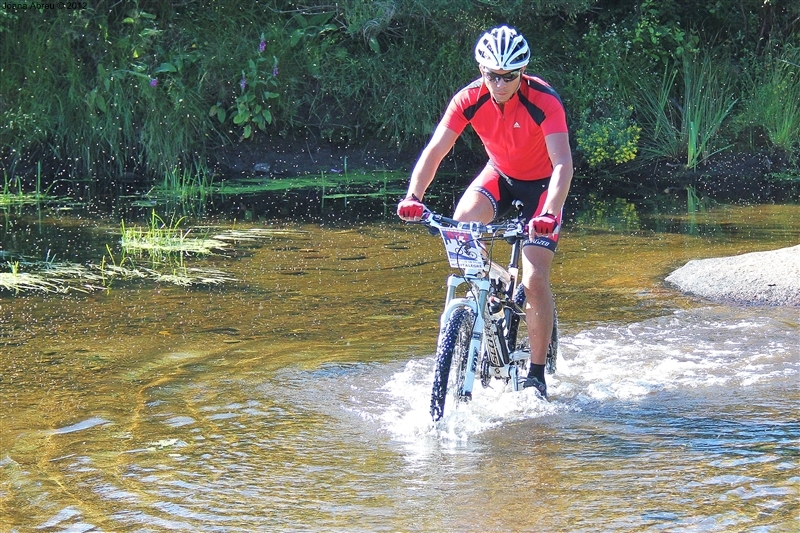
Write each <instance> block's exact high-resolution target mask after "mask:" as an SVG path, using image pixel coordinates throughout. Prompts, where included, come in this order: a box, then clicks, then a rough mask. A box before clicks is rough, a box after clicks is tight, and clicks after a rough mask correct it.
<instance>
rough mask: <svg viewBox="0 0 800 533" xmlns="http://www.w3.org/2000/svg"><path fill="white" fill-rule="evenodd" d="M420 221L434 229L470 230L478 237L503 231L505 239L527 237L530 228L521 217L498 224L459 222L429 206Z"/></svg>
mask: <svg viewBox="0 0 800 533" xmlns="http://www.w3.org/2000/svg"><path fill="white" fill-rule="evenodd" d="M420 223H422V224H424V225H426V226H428V227H429V228H432V229H437V230H438V229H441V228H445V229H446V228H456V229H461V230H469V231H470V232H471V233H472V234H473V235H475V236H476V237H480V236H481V235H484V234H487V233H488V234H490V235H491V236H492V237H494V236H495V235H497V234H498V233H501V232H502V234H503V235H502V237H503V238H504V239H509V240H513V239H517V238H526V237H527V236H528V228H527V226H526V225H525V224H524V223H523V222H522V220H521V219H519V218H516V219H511V220H508V221H505V222H500V223H498V224H482V223H480V222H459V221H458V220H455V219H453V218H449V217H446V216H444V215H440V214H438V213H434V212H433V211H431V210H429V209H428V208H427V207H426V208H424V210H423V212H422V218H421V219H420Z"/></svg>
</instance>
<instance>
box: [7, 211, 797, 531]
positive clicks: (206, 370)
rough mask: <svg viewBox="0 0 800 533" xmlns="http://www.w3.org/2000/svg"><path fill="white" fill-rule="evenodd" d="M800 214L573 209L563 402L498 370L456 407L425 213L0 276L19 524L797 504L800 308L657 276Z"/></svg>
mask: <svg viewBox="0 0 800 533" xmlns="http://www.w3.org/2000/svg"><path fill="white" fill-rule="evenodd" d="M798 218H799V217H798V210H797V208H796V207H794V206H758V207H735V208H725V209H720V210H718V211H714V212H712V213H708V214H705V215H702V216H698V217H695V218H694V220H689V219H688V218H683V219H673V218H667V219H659V220H652V221H648V222H647V224H645V228H644V229H642V230H639V231H637V232H634V233H630V232H629V233H622V232H609V231H603V230H599V229H594V230H582V231H579V230H577V229H573V230H572V231H567V233H566V235H565V237H564V239H563V241H562V244H561V247H560V249H559V254H558V256H557V260H556V265H555V267H554V272H553V283H554V290H555V292H556V298H557V302H558V306H559V313H560V319H561V325H562V340H561V345H560V353H559V361H558V372H557V373H556V374H555V375H554V376H552V377H549V381H548V383H549V388H550V394H551V401H550V402H549V403H545V402H542V401H540V400H538V399H537V398H536V397H535V396H534V395H533V394H532V393H530V392H529V391H523V392H521V393H516V394H514V393H510V392H508V391H504V390H503V389H502V387H500V386H499V383H497V384H495V385H494V386H493V387H492V388H490V389H485V390H484V389H479V390H478V391H476V394H475V400H474V401H473V402H472V403H471V404H470V405H469V406H467V407H466V408H464V409H459V410H457V411H455V412H450V413H449V414H448V415H447V416H446V417H445V418H444V419H443V420H442V421H441V422H440V423H439V424H437V425H434V424H432V423H431V422H430V419H429V415H428V412H427V410H428V402H429V394H430V382H431V373H432V368H433V359H432V354H433V351H434V343H435V337H436V321H437V319H438V313H439V311H440V307H441V304H442V299H443V294H444V279H445V276H446V275H447V273H448V272H449V269H448V268H447V266H446V264H445V262H444V260H443V257H442V254H441V251H440V249H439V247H440V243H439V241H438V240H437V238H433V237H430V236H429V235H428V234H427V232H426V231H425V230H424V229H423V228H420V227H418V226H411V225H403V224H395V223H368V224H362V225H359V226H357V227H353V228H337V227H327V226H320V225H296V224H279V223H271V224H269V225H270V226H276V227H280V228H281V229H290V230H292V231H290V232H287V233H284V234H281V235H274V236H272V237H270V238H265V239H263V240H261V241H260V242H258V243H249V244H243V243H242V244H240V245H238V247H237V250H236V251H235V252H231V253H227V254H225V255H220V256H216V257H211V258H206V259H193V260H191V261H194V262H195V263H194V264H202V265H204V266H208V267H213V268H217V269H220V270H222V271H225V272H227V273H229V274H230V275H231V276H232V277H235V278H236V279H237V280H238V281H236V282H231V283H227V284H223V285H219V286H210V287H205V288H203V287H195V288H181V287H175V286H172V285H168V284H155V283H152V282H147V281H144V282H121V283H115V284H113V285H112V287H111V290H110V291H107V292H104V291H95V292H90V293H85V294H81V293H75V292H71V293H68V294H66V295H64V294H50V295H35V294H26V295H14V294H10V293H4V294H2V296H0V313H1V314H0V316H2V322H1V323H0V345H1V347H0V368H2V369H3V370H2V373H0V524H2V525H1V526H0V531H142V532H144V531H225V532H228V531H230V532H236V531H463V530H478V531H726V532H727V531H781V532H783V531H796V530H798V528H799V527H800V505H798V501H799V500H800V498H798V496H800V495H799V494H798V486H800V477H798V473H797V472H798V471H800V470H799V469H798V461H800V424H799V423H798V419H797V412H799V410H800V393H799V392H798V372H800V350H799V349H798V338H800V317H798V311H797V309H785V308H756V307H752V308H749V307H748V308H737V307H729V306H726V305H722V304H717V303H713V302H708V301H703V300H701V299H697V298H692V297H689V296H685V295H681V294H679V293H677V292H676V291H674V290H673V289H672V288H670V287H668V286H665V285H664V284H663V282H662V280H663V278H664V277H665V276H666V275H667V274H668V273H669V272H671V271H672V270H674V269H675V268H677V267H679V266H681V265H682V264H684V263H685V262H686V261H687V260H689V259H696V258H702V257H712V256H721V255H733V254H738V253H745V252H749V251H762V250H769V249H775V248H780V247H783V246H791V245H796V244H797V242H798V240H800V230H798V228H799V227H800V220H798ZM253 225H254V226H264V224H263V223H261V224H253ZM7 227H8V224H7ZM11 228H12V229H13V231H9V232H7V233H6V234H4V237H3V241H2V242H3V250H4V251H13V252H17V253H19V252H20V250H19V249H18V248H17V249H15V248H14V242H16V243H17V244H16V245H17V246H20V247H21V246H22V245H23V244H24V243H25V242H28V241H31V240H32V241H35V242H36V243H38V244H37V246H39V247H40V248H39V249H38V250H35V249H32V248H31V247H30V246H29V247H28V248H26V253H28V254H31V255H33V256H37V257H43V256H44V251H43V249H44V247H45V246H47V247H50V248H52V249H53V250H54V252H57V253H58V256H59V257H69V258H71V259H72V260H75V261H91V260H94V261H97V260H99V257H102V254H103V250H105V245H106V244H107V243H112V244H113V243H114V242H115V239H118V236H117V235H115V233H114V232H115V230H116V229H117V228H114V227H113V225H104V224H102V223H96V222H90V221H86V220H75V219H65V218H63V217H62V218H59V219H57V220H50V219H44V220H43V221H42V222H41V223H40V222H39V221H38V220H34V221H26V220H14V221H13V222H12V223H11ZM11 234H14V235H15V236H14V237H13V238H11V237H10V235H11ZM53 234H56V235H60V236H61V237H60V238H53ZM25 235H28V236H29V237H27V238H26V237H25ZM13 239H17V241H14V240H13ZM28 244H30V243H29V242H28ZM34 248H35V247H34Z"/></svg>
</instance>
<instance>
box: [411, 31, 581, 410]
mask: <svg viewBox="0 0 800 533" xmlns="http://www.w3.org/2000/svg"><path fill="white" fill-rule="evenodd" d="M530 57H531V53H530V48H529V47H528V43H527V41H526V40H525V38H524V37H523V36H522V35H521V34H520V33H518V32H517V31H516V30H515V29H513V28H509V27H507V26H501V27H498V28H494V29H492V30H490V31H487V32H486V33H484V34H483V35H482V36H481V38H480V39H478V42H477V44H476V46H475V59H476V60H477V62H478V70H479V71H480V78H478V79H477V80H475V81H473V82H472V83H470V84H469V85H467V86H466V87H464V88H463V89H461V90H460V91H459V92H458V93H456V94H455V96H453V98H452V99H451V100H450V103H449V105H448V106H447V110H446V111H445V113H444V116H443V117H442V119H441V121H440V122H439V125H438V126H437V127H436V130H435V131H434V133H433V136H432V138H431V140H430V141H429V143H428V144H427V146H426V147H425V149H424V150H423V151H422V154H421V155H420V158H419V160H418V161H417V163H416V165H415V166H414V170H413V171H412V173H411V179H410V181H409V186H408V194H407V195H406V198H405V199H403V200H402V201H401V202H400V203H399V204H398V206H397V214H398V216H399V217H400V218H401V219H403V220H407V221H415V220H419V219H420V218H421V216H422V211H423V204H422V199H423V197H424V195H425V191H426V190H427V189H428V187H429V186H430V184H431V183H432V182H433V179H434V176H435V174H436V171H437V169H438V168H439V165H440V163H441V161H442V159H443V158H444V156H445V155H447V153H448V152H449V151H450V149H451V148H452V147H453V145H454V144H455V142H456V140H457V139H458V137H459V136H460V135H461V133H462V132H463V131H464V128H465V127H466V126H467V124H470V125H472V128H473V129H474V130H475V132H476V133H477V134H478V137H480V139H481V141H482V142H483V144H484V148H485V150H486V153H487V154H488V156H489V161H488V163H487V164H486V166H485V167H484V168H483V170H482V171H481V172H480V173H479V174H478V176H477V177H476V178H475V179H474V180H473V182H472V184H471V185H470V186H469V187H468V188H467V190H466V191H465V192H464V194H463V195H462V196H461V199H460V200H459V202H458V205H457V206H456V210H455V214H454V215H453V218H455V219H456V220H459V221H478V222H482V223H484V224H488V223H489V222H491V221H492V220H494V219H495V218H497V217H499V216H502V215H503V214H504V213H505V212H506V211H507V210H508V209H509V208H510V207H511V204H512V202H513V201H514V200H515V199H518V200H520V201H522V202H523V204H524V210H523V214H524V216H525V217H526V218H527V219H529V220H530V222H529V223H528V230H529V238H528V240H526V241H525V243H524V244H523V258H522V271H523V272H522V278H521V281H522V284H523V286H524V288H525V297H526V307H525V315H526V321H527V324H528V336H529V340H530V346H531V365H530V370H529V372H528V376H527V378H526V380H525V383H524V385H523V386H524V387H525V388H529V387H533V388H535V389H536V390H537V391H539V394H540V395H541V396H542V397H543V398H547V384H546V382H545V377H544V369H545V358H546V355H547V347H548V345H549V343H550V336H551V332H552V329H553V305H554V304H553V296H552V292H551V290H550V267H551V264H552V262H553V256H554V254H555V250H556V245H557V243H558V234H559V227H560V224H561V217H562V209H563V206H564V202H565V200H566V197H567V193H568V191H569V187H570V183H571V181H572V153H571V151H570V146H569V131H568V129H567V123H566V114H565V111H564V106H563V104H562V103H561V99H560V98H559V96H558V94H557V93H556V92H555V91H554V90H553V88H552V87H551V86H550V85H549V84H548V83H547V82H545V81H544V80H542V79H541V78H538V77H536V76H532V75H529V74H526V73H525V67H526V65H527V64H528V62H529V61H530Z"/></svg>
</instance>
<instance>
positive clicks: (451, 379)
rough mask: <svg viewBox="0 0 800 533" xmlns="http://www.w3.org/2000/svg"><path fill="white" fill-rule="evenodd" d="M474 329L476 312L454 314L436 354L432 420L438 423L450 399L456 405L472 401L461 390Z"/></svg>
mask: <svg viewBox="0 0 800 533" xmlns="http://www.w3.org/2000/svg"><path fill="white" fill-rule="evenodd" d="M474 325H475V313H473V311H472V309H469V308H467V307H460V308H458V309H456V310H455V311H453V314H451V315H450V318H449V319H448V321H447V323H446V324H445V326H444V333H443V334H442V336H441V342H440V343H439V346H438V347H437V350H436V371H435V373H434V376H433V391H432V392H431V417H432V418H433V421H434V422H436V421H438V420H439V419H441V418H442V416H444V405H445V399H446V398H447V397H448V396H449V397H450V398H451V399H452V400H451V401H452V402H453V404H455V402H457V401H466V400H467V399H468V397H462V396H461V390H462V386H463V384H464V374H465V373H466V371H467V358H468V356H469V344H470V340H471V339H472V330H473V327H474ZM448 392H450V394H448Z"/></svg>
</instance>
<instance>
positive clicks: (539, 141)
mask: <svg viewBox="0 0 800 533" xmlns="http://www.w3.org/2000/svg"><path fill="white" fill-rule="evenodd" d="M442 124H443V125H444V126H446V127H447V128H448V129H451V130H453V131H455V132H456V133H458V134H459V135H460V134H461V132H463V131H464V128H465V127H466V126H467V124H471V125H472V128H473V129H474V130H475V133H477V134H478V136H479V137H480V138H481V141H482V142H483V145H484V147H485V148H486V153H487V154H488V155H489V159H490V160H491V162H492V164H493V165H494V167H495V168H496V169H497V170H498V171H500V172H501V173H503V174H505V175H506V176H510V177H512V178H515V179H518V180H525V181H529V180H538V179H543V178H549V177H550V175H551V174H552V172H553V165H552V163H551V161H550V157H549V155H548V153H547V146H546V145H545V142H544V138H545V136H546V135H550V134H551V133H567V132H568V129H567V119H566V113H565V112H564V105H563V104H562V103H561V98H560V97H559V96H558V94H557V93H556V92H555V91H554V90H553V88H552V87H551V86H550V85H549V84H548V83H547V82H545V81H544V80H542V79H541V78H538V77H536V76H529V75H527V74H525V75H523V76H522V81H521V82H520V86H519V90H518V91H517V92H516V93H514V95H513V96H512V97H511V98H510V99H509V100H508V101H507V102H505V103H504V104H503V108H502V109H501V108H500V106H499V105H498V104H497V102H495V101H494V100H493V99H492V97H491V95H490V94H489V90H488V89H487V88H486V86H485V85H484V83H483V79H482V78H479V79H477V80H475V81H474V82H472V83H471V84H469V85H467V86H466V87H464V88H463V89H461V90H460V91H459V92H458V93H456V95H455V96H453V98H452V99H451V100H450V104H449V105H448V106H447V110H446V111H445V114H444V116H443V117H442Z"/></svg>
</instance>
